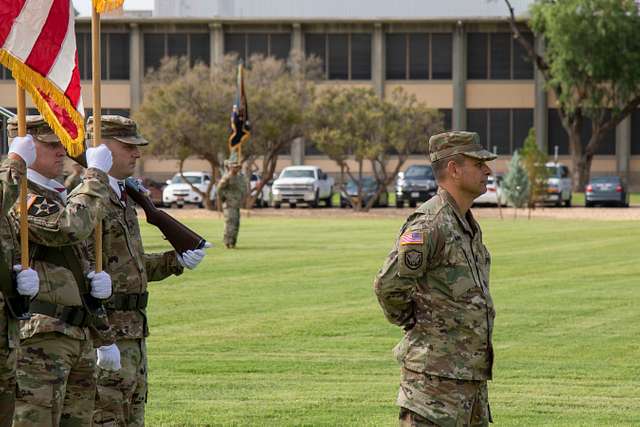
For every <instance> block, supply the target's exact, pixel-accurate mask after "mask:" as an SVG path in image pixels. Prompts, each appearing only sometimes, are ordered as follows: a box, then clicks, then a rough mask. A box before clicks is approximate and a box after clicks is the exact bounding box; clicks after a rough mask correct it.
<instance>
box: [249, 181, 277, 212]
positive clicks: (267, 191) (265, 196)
mask: <svg viewBox="0 0 640 427" xmlns="http://www.w3.org/2000/svg"><path fill="white" fill-rule="evenodd" d="M260 181H262V177H261V176H260V175H258V174H256V173H252V174H251V177H250V178H249V188H250V191H251V196H254V195H255V192H256V188H257V187H258V184H259V183H260ZM272 185H273V182H267V183H266V184H265V185H264V186H263V187H262V191H261V192H260V194H259V195H258V197H256V201H255V203H254V207H256V208H266V207H268V206H269V203H271V186H272Z"/></svg>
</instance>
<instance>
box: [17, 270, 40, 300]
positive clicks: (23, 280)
mask: <svg viewBox="0 0 640 427" xmlns="http://www.w3.org/2000/svg"><path fill="white" fill-rule="evenodd" d="M13 271H15V272H16V273H18V274H17V275H16V282H17V285H18V286H17V290H18V293H19V294H20V295H24V296H28V297H34V296H36V294H37V293H38V291H39V290H40V279H39V278H38V273H37V272H36V271H35V270H34V269H32V268H27V269H26V270H23V269H22V266H21V265H20V264H18V265H14V266H13Z"/></svg>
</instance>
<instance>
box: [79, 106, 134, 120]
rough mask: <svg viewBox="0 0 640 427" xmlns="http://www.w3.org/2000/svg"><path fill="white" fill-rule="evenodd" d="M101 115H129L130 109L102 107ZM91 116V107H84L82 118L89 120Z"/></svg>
mask: <svg viewBox="0 0 640 427" xmlns="http://www.w3.org/2000/svg"><path fill="white" fill-rule="evenodd" d="M102 115H103V116H110V115H114V116H123V117H129V116H130V115H131V110H129V109H128V108H103V109H102ZM91 116H93V108H85V109H84V119H85V120H89V117H91Z"/></svg>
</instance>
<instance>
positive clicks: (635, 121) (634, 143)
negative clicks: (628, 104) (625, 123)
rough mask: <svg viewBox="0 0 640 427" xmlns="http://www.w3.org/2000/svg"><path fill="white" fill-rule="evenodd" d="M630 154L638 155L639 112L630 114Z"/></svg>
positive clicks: (639, 141)
mask: <svg viewBox="0 0 640 427" xmlns="http://www.w3.org/2000/svg"><path fill="white" fill-rule="evenodd" d="M631 154H636V155H637V154H640V110H635V111H634V112H633V113H631Z"/></svg>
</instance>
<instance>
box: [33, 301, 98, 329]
mask: <svg viewBox="0 0 640 427" xmlns="http://www.w3.org/2000/svg"><path fill="white" fill-rule="evenodd" d="M29 309H30V311H31V312H32V313H38V314H44V315H46V316H50V317H55V318H56V319H60V320H62V321H63V322H64V323H67V324H69V325H71V326H87V325H88V324H89V321H90V318H89V315H88V313H87V310H86V309H85V308H84V307H83V306H68V305H60V304H54V303H51V302H46V301H37V300H36V301H31V305H30V306H29Z"/></svg>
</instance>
